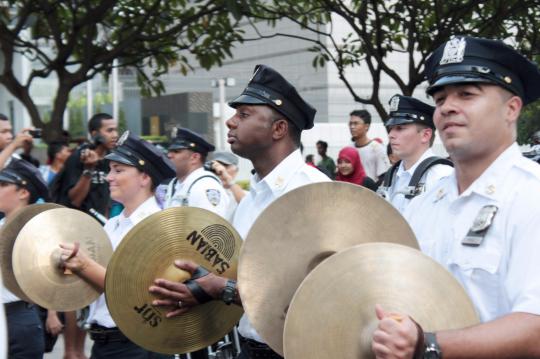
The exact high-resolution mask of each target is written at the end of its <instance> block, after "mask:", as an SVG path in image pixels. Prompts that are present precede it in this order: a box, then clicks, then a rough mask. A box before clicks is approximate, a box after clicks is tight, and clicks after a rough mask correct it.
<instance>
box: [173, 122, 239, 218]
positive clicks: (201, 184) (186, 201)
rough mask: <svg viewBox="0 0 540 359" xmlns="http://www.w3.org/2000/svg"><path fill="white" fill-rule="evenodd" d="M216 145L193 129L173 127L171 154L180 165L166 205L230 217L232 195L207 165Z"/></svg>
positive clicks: (176, 163) (177, 165)
mask: <svg viewBox="0 0 540 359" xmlns="http://www.w3.org/2000/svg"><path fill="white" fill-rule="evenodd" d="M214 149H215V148H214V146H213V145H212V144H210V143H208V142H207V141H206V140H205V139H204V138H202V137H201V136H199V135H198V134H196V133H195V132H193V131H190V130H188V129H185V128H179V129H176V128H175V129H174V130H173V139H172V143H171V145H170V146H169V148H168V154H167V155H168V157H169V159H170V160H171V161H172V162H173V163H174V166H175V168H176V178H174V179H173V180H172V181H171V182H170V183H169V185H168V187H167V194H166V195H165V208H169V207H179V206H189V207H199V208H203V209H206V210H209V211H212V212H214V213H216V214H218V215H220V216H222V217H223V218H225V219H227V220H229V221H230V220H231V219H232V218H228V216H227V214H228V212H227V210H228V208H229V196H228V195H227V192H226V191H225V189H224V188H223V185H222V184H221V181H220V180H219V178H218V177H217V176H216V175H215V174H214V173H212V172H210V171H208V170H206V169H205V168H204V163H205V162H206V157H207V156H208V152H211V151H214Z"/></svg>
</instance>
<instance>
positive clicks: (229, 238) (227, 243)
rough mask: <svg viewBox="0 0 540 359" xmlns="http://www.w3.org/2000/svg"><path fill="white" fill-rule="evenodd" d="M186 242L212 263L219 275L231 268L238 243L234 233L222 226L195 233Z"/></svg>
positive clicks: (213, 225) (209, 227)
mask: <svg viewBox="0 0 540 359" xmlns="http://www.w3.org/2000/svg"><path fill="white" fill-rule="evenodd" d="M186 240H187V241H189V242H190V243H191V245H192V246H193V247H194V248H195V249H196V250H197V252H199V253H200V254H201V255H202V256H203V257H204V259H205V260H207V261H208V263H210V265H211V266H212V268H213V269H215V270H216V272H217V273H218V274H223V273H225V272H226V271H227V269H229V268H230V267H231V265H230V261H231V259H232V258H233V256H234V252H235V249H236V241H235V239H234V235H233V233H232V232H231V231H230V230H229V228H227V227H226V226H223V225H221V224H212V225H210V226H208V227H205V228H204V229H203V230H201V232H200V233H199V232H197V231H193V232H191V233H190V234H188V236H187V237H186Z"/></svg>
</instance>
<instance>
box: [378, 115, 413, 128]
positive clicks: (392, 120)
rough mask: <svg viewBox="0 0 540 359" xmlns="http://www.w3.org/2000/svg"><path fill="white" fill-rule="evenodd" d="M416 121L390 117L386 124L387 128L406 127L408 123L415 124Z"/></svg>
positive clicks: (407, 118)
mask: <svg viewBox="0 0 540 359" xmlns="http://www.w3.org/2000/svg"><path fill="white" fill-rule="evenodd" d="M415 122H416V121H415V120H414V119H412V118H409V117H390V118H389V119H388V121H386V123H385V124H384V126H385V127H386V128H388V127H392V126H396V125H405V124H408V123H415Z"/></svg>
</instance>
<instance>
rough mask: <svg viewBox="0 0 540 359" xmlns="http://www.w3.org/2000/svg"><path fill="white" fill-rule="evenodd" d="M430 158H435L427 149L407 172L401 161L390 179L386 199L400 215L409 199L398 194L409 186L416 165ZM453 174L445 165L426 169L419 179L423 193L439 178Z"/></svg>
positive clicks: (450, 168)
mask: <svg viewBox="0 0 540 359" xmlns="http://www.w3.org/2000/svg"><path fill="white" fill-rule="evenodd" d="M432 156H435V154H434V153H433V151H432V150H431V149H428V150H427V151H426V152H424V154H423V155H422V156H421V157H420V158H419V159H418V161H416V163H415V164H414V165H412V166H411V168H409V169H408V170H405V168H404V166H403V161H401V163H400V164H399V167H398V169H397V171H396V174H395V176H394V178H393V179H392V185H391V186H390V188H389V189H388V193H387V195H386V196H387V197H386V198H387V199H388V201H389V202H390V203H392V205H393V206H394V207H395V208H396V209H397V210H398V211H399V212H400V213H402V214H403V212H404V211H405V208H406V207H407V205H408V204H409V202H410V201H411V200H410V199H407V198H405V194H404V193H400V192H402V191H404V190H405V189H406V188H407V187H408V186H409V182H410V181H411V178H412V176H413V174H414V171H415V170H416V169H417V168H418V165H419V164H420V163H422V161H423V160H425V159H426V158H429V157H432ZM453 172H454V171H453V169H452V167H451V166H446V165H435V166H433V167H431V168H430V169H428V170H427V172H426V173H425V174H424V175H423V176H422V178H421V179H420V183H422V184H424V192H427V191H428V190H429V189H430V188H431V187H433V185H434V184H435V183H437V182H438V181H439V180H440V179H441V178H443V177H447V176H449V175H450V174H451V173H453Z"/></svg>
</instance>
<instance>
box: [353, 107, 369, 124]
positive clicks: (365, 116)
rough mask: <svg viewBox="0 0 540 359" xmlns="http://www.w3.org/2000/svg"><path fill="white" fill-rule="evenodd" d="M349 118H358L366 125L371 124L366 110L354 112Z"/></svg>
mask: <svg viewBox="0 0 540 359" xmlns="http://www.w3.org/2000/svg"><path fill="white" fill-rule="evenodd" d="M349 116H356V117H360V118H361V119H362V121H364V123H365V124H366V125H369V124H371V115H370V114H369V112H367V111H366V110H354V111H353V112H351V113H350V114H349Z"/></svg>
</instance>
